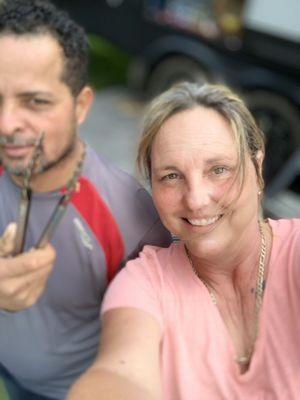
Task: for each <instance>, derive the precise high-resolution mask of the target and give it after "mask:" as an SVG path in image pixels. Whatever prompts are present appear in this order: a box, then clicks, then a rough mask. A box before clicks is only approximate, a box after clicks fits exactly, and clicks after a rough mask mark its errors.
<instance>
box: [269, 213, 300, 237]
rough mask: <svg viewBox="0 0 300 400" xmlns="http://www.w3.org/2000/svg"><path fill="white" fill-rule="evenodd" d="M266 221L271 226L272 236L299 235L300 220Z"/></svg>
mask: <svg viewBox="0 0 300 400" xmlns="http://www.w3.org/2000/svg"><path fill="white" fill-rule="evenodd" d="M267 221H268V223H269V225H270V226H271V229H272V233H273V235H276V236H281V237H285V236H291V235H293V234H296V235H297V234H300V218H290V219H283V218H282V219H277V220H275V219H271V218H269V219H268V220H267Z"/></svg>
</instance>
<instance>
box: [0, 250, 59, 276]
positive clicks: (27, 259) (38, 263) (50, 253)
mask: <svg viewBox="0 0 300 400" xmlns="http://www.w3.org/2000/svg"><path fill="white" fill-rule="evenodd" d="M54 260H55V250H54V249H53V247H52V246H51V245H50V244H48V245H47V246H45V247H44V248H43V249H33V250H31V251H30V252H28V253H22V254H20V255H18V256H15V257H12V258H5V259H0V278H2V279H3V278H5V277H7V278H10V277H18V276H22V275H27V274H29V275H30V274H31V272H34V271H36V270H39V269H43V268H47V267H49V265H50V266H51V265H52V264H53V263H54Z"/></svg>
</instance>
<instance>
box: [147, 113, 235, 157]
mask: <svg viewBox="0 0 300 400" xmlns="http://www.w3.org/2000/svg"><path fill="white" fill-rule="evenodd" d="M199 158H201V159H202V160H203V161H204V160H205V162H208V163H213V162H215V161H217V160H228V161H229V160H231V161H232V160H233V159H237V146H236V144H235V141H234V135H233V132H232V128H231V125H230V123H229V122H228V121H227V120H226V119H225V118H224V117H223V116H222V115H220V114H219V113H218V112H216V111H214V110H212V109H207V108H204V107H197V108H194V109H192V110H187V111H183V112H181V113H178V114H175V115H174V116H172V117H170V118H169V119H168V120H167V121H165V123H164V124H163V125H162V127H161V128H160V130H159V132H158V133H157V135H156V137H155V139H154V142H153V147H152V161H153V162H154V163H156V162H157V161H158V160H160V161H164V162H167V163H168V164H169V162H171V160H172V159H174V160H176V161H179V160H180V159H181V160H183V159H186V160H187V161H188V160H189V159H195V160H197V159H199Z"/></svg>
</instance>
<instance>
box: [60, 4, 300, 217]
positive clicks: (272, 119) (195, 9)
mask: <svg viewBox="0 0 300 400" xmlns="http://www.w3.org/2000/svg"><path fill="white" fill-rule="evenodd" d="M57 3H58V4H59V5H60V6H62V7H65V8H66V9H67V10H69V11H70V13H71V14H72V15H73V16H74V18H75V19H77V20H78V21H79V22H81V23H82V24H83V25H85V26H86V29H87V30H88V31H90V32H93V33H96V34H100V35H102V36H104V37H105V38H107V39H108V40H110V41H111V42H113V43H115V44H117V45H118V46H119V47H120V48H122V49H123V50H126V51H127V52H128V53H130V54H131V55H132V60H133V61H132V64H131V67H130V70H129V81H130V84H131V85H132V86H134V87H135V88H138V89H140V90H143V91H144V92H146V93H147V94H148V95H149V96H152V95H154V94H156V93H158V92H160V91H162V90H164V89H166V88H167V87H168V86H169V85H170V84H172V83H174V82H176V81H180V80H192V81H200V82H201V81H204V80H205V81H206V80H207V81H210V82H225V83H227V84H229V85H230V86H232V87H233V88H235V89H236V90H238V91H239V92H241V93H242V94H243V95H244V96H245V99H246V101H247V102H248V105H249V107H250V109H251V110H252V112H253V114H254V116H255V118H256V119H257V121H258V123H259V125H260V126H261V128H262V129H263V131H264V132H265V134H266V146H267V157H266V162H265V180H266V182H267V184H268V185H271V184H272V185H274V182H275V183H276V179H277V178H278V177H279V174H280V172H281V170H282V168H288V167H289V165H291V164H292V162H291V160H294V159H295V157H297V154H298V150H299V148H300V131H299V129H300V128H299V127H300V112H299V105H300V24H299V20H300V2H299V0H286V1H285V2H282V1H281V0H99V1H93V0H86V1H85V2H84V6H82V2H80V1H77V0H73V1H72V2H68V1H57ZM293 171H294V173H295V176H293V178H292V179H291V177H290V178H289V184H288V186H286V187H284V188H281V190H282V189H285V190H286V189H289V188H290V186H291V187H292V189H293V191H294V192H297V193H299V194H300V185H299V179H298V175H299V172H300V171H296V169H293ZM281 182H282V180H281ZM286 185H287V182H286ZM281 186H282V185H281ZM273 187H274V186H273ZM275 187H276V184H275ZM272 195H273V197H274V196H275V192H274V191H273V194H272ZM299 204H300V202H299ZM299 216H300V205H299Z"/></svg>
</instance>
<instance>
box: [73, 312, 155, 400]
mask: <svg viewBox="0 0 300 400" xmlns="http://www.w3.org/2000/svg"><path fill="white" fill-rule="evenodd" d="M160 338H161V327H160V325H159V323H158V321H156V320H155V318H154V317H152V316H151V315H150V314H148V313H146V312H144V311H141V310H138V309H134V308H118V309H114V310H110V311H108V312H106V313H105V314H104V316H103V321H102V332H101V342H100V348H99V353H98V357H97V359H96V361H95V362H94V364H93V365H92V367H91V368H90V369H89V370H88V371H87V372H86V373H85V374H83V375H82V376H81V377H80V378H79V380H78V381H77V382H76V383H75V384H74V385H73V387H72V388H71V391H70V393H69V396H68V398H67V399H68V400H98V399H99V400H104V399H105V400H141V399H143V400H160V399H161V398H162V397H161V384H160V362H159V356H160V354H159V349H160Z"/></svg>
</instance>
